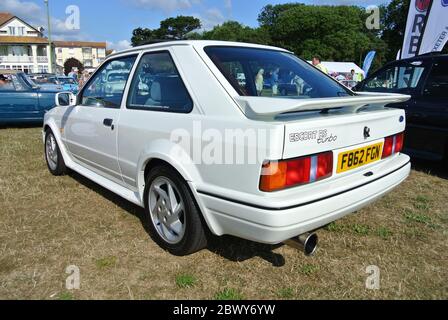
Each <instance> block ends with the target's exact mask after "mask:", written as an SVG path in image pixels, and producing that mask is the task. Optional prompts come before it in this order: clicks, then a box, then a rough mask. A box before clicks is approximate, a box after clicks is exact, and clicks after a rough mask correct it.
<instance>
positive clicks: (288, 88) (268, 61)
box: [205, 46, 351, 99]
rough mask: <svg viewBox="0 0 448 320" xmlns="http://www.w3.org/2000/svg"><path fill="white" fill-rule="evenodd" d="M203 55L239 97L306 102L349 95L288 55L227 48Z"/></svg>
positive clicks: (317, 72)
mask: <svg viewBox="0 0 448 320" xmlns="http://www.w3.org/2000/svg"><path fill="white" fill-rule="evenodd" d="M205 52H206V53H207V55H208V56H209V57H210V59H211V60H212V61H213V63H214V64H215V65H216V66H217V68H218V69H219V70H220V71H221V73H222V74H223V75H224V76H225V77H226V78H227V80H228V81H229V83H230V84H231V85H232V86H233V87H234V88H235V90H236V91H237V92H238V94H240V95H241V96H261V97H284V98H293V99H294V98H295V99H309V98H331V97H340V96H347V95H351V92H350V91H349V90H348V89H346V88H345V87H344V86H342V85H341V84H339V83H337V82H336V81H334V80H332V79H331V78H330V77H328V76H326V75H325V74H323V73H322V72H320V71H319V70H317V69H316V68H315V67H313V66H312V65H310V64H309V63H307V62H305V61H303V60H301V59H299V58H297V57H296V56H294V55H293V54H290V53H287V52H282V51H275V50H268V49H258V48H246V47H230V46H209V47H206V48H205Z"/></svg>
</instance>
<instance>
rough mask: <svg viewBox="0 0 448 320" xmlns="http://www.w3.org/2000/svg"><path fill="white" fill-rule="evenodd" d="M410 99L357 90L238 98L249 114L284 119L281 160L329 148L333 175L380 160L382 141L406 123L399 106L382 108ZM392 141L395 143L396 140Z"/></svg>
mask: <svg viewBox="0 0 448 320" xmlns="http://www.w3.org/2000/svg"><path fill="white" fill-rule="evenodd" d="M409 98H410V97H409V96H405V95H397V94H379V95H378V94H360V95H356V96H350V97H343V98H325V99H307V100H294V99H281V98H257V97H242V98H238V102H239V105H240V107H241V108H242V110H243V111H244V112H245V114H246V115H247V116H248V117H249V118H253V119H260V120H261V119H263V120H265V121H276V122H278V121H280V122H281V123H284V125H285V137H284V141H283V145H284V148H283V150H284V151H283V158H282V159H279V160H286V159H295V158H300V157H305V156H310V155H316V154H320V153H324V152H329V151H331V152H332V153H333V161H334V162H333V168H334V169H333V171H334V172H333V173H337V174H342V173H345V172H347V171H351V170H354V169H357V168H360V167H366V166H367V165H369V164H372V163H375V162H377V161H380V160H381V158H382V153H383V150H384V148H385V139H386V138H387V137H392V136H395V135H397V134H399V133H402V132H404V131H405V127H406V121H405V113H404V111H403V110H400V109H389V108H385V107H384V106H385V105H387V104H389V103H396V102H402V101H406V100H408V99H409ZM390 141H392V143H393V144H395V138H393V139H392V140H389V141H388V142H390ZM397 143H398V142H397ZM393 147H394V145H393Z"/></svg>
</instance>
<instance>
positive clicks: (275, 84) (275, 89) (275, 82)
mask: <svg viewBox="0 0 448 320" xmlns="http://www.w3.org/2000/svg"><path fill="white" fill-rule="evenodd" d="M279 73H280V68H276V69H275V70H274V72H272V77H271V85H272V95H273V96H276V95H278V80H279Z"/></svg>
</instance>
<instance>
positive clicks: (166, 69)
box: [127, 51, 193, 113]
mask: <svg viewBox="0 0 448 320" xmlns="http://www.w3.org/2000/svg"><path fill="white" fill-rule="evenodd" d="M127 107H128V109H139V110H156V111H168V112H181V113H188V112H190V111H191V110H192V109H193V102H192V100H191V98H190V96H189V94H188V92H187V89H186V88H185V85H184V83H183V81H182V79H181V77H180V75H179V72H178V71H177V68H176V66H175V64H174V61H173V59H172V58H171V55H170V54H169V52H166V51H163V52H155V53H147V54H145V55H144V56H143V57H142V59H141V60H140V63H139V65H138V67H137V71H136V72H135V75H134V79H133V80H132V84H131V89H130V91H129V97H128V103H127Z"/></svg>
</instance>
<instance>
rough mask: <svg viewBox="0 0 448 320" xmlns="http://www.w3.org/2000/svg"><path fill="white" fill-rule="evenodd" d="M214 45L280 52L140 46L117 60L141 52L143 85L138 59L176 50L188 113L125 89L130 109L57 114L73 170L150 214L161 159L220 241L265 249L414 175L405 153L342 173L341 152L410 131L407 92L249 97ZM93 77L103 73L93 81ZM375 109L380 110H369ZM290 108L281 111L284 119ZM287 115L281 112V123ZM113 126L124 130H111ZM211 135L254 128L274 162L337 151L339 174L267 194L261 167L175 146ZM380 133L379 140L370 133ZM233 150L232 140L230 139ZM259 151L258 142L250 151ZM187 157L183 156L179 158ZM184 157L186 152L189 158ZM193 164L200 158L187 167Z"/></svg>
mask: <svg viewBox="0 0 448 320" xmlns="http://www.w3.org/2000/svg"><path fill="white" fill-rule="evenodd" d="M207 46H234V47H249V48H259V49H269V50H279V51H282V52H287V51H286V50H283V49H279V48H272V47H266V46H260V45H253V44H241V43H230V42H217V41H177V42H168V43H159V44H153V45H149V46H143V47H138V48H134V49H130V50H127V51H124V52H120V53H117V54H115V55H112V56H111V57H108V59H107V60H106V61H105V62H104V63H106V62H107V61H108V60H110V59H115V58H117V57H125V56H128V55H130V54H137V55H138V58H137V61H136V63H135V65H134V67H133V69H132V70H131V74H130V79H132V78H133V76H134V73H135V69H136V66H137V64H138V59H140V58H141V57H142V55H143V54H145V53H147V52H153V51H154V52H155V51H160V50H164V51H167V52H169V53H170V55H171V57H172V59H173V61H174V63H175V65H176V67H177V69H178V72H179V74H180V77H181V79H182V80H183V82H184V84H185V87H186V89H187V91H188V92H189V94H190V96H191V99H192V101H193V109H192V111H191V112H190V113H188V114H178V113H166V112H149V111H143V110H129V109H128V108H127V107H126V100H127V99H126V97H127V96H128V93H129V90H130V82H131V81H130V80H129V81H128V82H127V84H126V87H125V89H124V97H125V98H124V99H123V100H122V102H121V107H120V108H117V109H110V108H101V107H98V108H95V107H92V108H84V107H82V106H79V105H78V106H67V107H56V108H54V109H53V110H51V111H50V112H48V113H47V114H46V116H45V122H44V128H45V130H46V129H51V130H52V132H53V133H54V134H55V137H56V140H57V143H58V145H59V146H60V149H61V154H62V156H63V159H64V161H65V164H66V166H67V167H69V168H70V169H72V170H74V171H76V172H78V173H80V174H81V175H83V176H85V177H87V178H89V179H91V180H93V181H94V182H96V183H98V184H99V185H101V186H103V187H105V188H107V189H109V190H111V191H112V192H114V193H116V194H117V195H119V196H121V197H123V198H125V199H127V200H129V201H130V202H133V203H135V204H137V205H139V206H142V207H144V188H145V169H147V166H150V165H151V163H152V161H154V160H161V161H164V162H166V163H168V164H170V165H171V166H172V167H173V168H175V169H176V170H177V172H178V173H179V174H180V175H181V176H182V177H183V178H184V179H185V181H186V182H187V183H188V185H189V187H190V189H191V192H192V194H193V196H194V199H195V200H196V202H197V205H198V207H199V208H200V211H201V213H202V215H203V217H204V220H205V222H206V224H207V226H208V228H209V229H210V231H211V232H212V233H213V234H215V235H218V236H220V235H225V234H227V235H233V236H238V237H241V238H244V239H249V240H253V241H257V242H261V243H269V244H276V243H280V242H282V241H285V240H287V239H290V238H292V237H295V236H298V235H301V234H304V233H306V232H309V231H312V230H316V229H318V228H320V227H322V226H324V225H326V224H328V223H330V222H332V221H334V220H337V219H339V218H342V217H343V216H345V215H347V214H349V213H352V212H355V211H357V210H359V209H360V208H362V207H364V206H366V205H368V204H369V203H371V202H372V201H375V200H377V199H378V198H380V197H381V196H383V195H384V194H386V193H388V192H390V191H391V190H392V189H393V188H395V187H396V186H398V185H399V184H400V183H401V182H402V181H403V180H405V179H406V178H407V177H408V175H409V173H410V158H409V157H408V156H407V155H405V154H402V153H397V154H394V155H393V156H391V157H389V158H386V159H383V160H380V161H376V162H374V163H371V164H368V165H365V166H362V167H359V168H356V169H353V170H350V171H347V172H344V173H337V172H336V167H337V161H338V154H340V153H341V152H344V151H347V150H350V149H354V148H358V147H363V146H367V145H372V144H375V143H377V142H379V143H381V142H384V139H385V137H388V136H391V135H394V134H398V133H401V132H403V131H404V130H405V125H406V124H405V121H404V112H403V111H402V110H399V109H388V108H384V107H383V106H384V105H385V104H388V103H393V102H397V101H403V100H406V99H408V98H409V97H406V96H401V95H367V94H362V95H357V96H356V97H341V98H329V99H303V100H294V99H279V98H275V97H273V98H260V97H242V96H240V95H239V94H238V92H237V91H236V90H235V88H234V87H233V86H232V85H231V84H230V83H229V81H227V79H226V78H225V76H223V74H222V73H221V72H220V71H219V69H218V68H217V67H216V65H215V64H214V63H213V62H212V60H211V59H210V58H209V57H208V56H207V54H206V53H205V52H204V48H205V47H207ZM92 77H93V76H92ZM366 104H369V105H370V106H371V107H369V108H367V109H365V110H364V109H362V110H361V109H360V108H361V107H363V106H365V105H366ZM323 106H324V107H334V108H338V107H342V109H340V110H336V111H334V112H331V113H329V114H324V113H318V112H312V111H313V110H320V109H322V108H323ZM298 110H309V111H311V112H310V114H304V115H294V116H289V115H288V114H285V113H287V112H293V113H294V112H295V111H298ZM279 111H281V112H279ZM279 113H281V115H280V116H278V115H279ZM103 119H112V120H113V125H114V128H115V130H111V128H110V127H106V126H104V125H103ZM196 121H198V122H199V123H201V127H202V128H201V130H202V132H203V131H205V130H207V129H213V130H216V131H217V132H219V133H222V134H223V135H224V131H225V130H226V129H242V130H246V129H247V128H253V129H257V130H258V129H260V130H269V138H270V141H271V142H272V143H270V144H269V145H268V147H266V148H265V150H262V151H263V153H264V154H265V155H266V159H265V160H280V159H291V158H298V157H301V156H306V155H312V154H317V153H320V152H324V151H332V152H333V154H334V157H333V159H334V166H333V168H334V169H333V170H334V171H333V173H332V176H331V177H330V178H328V179H325V180H322V181H317V182H314V183H310V184H306V185H301V186H297V187H293V188H288V189H285V190H281V191H276V192H263V191H261V190H260V185H259V182H260V174H261V170H262V167H261V165H260V163H254V164H234V165H223V164H208V163H197V161H194V159H193V158H194V155H193V152H192V151H191V150H190V149H188V150H187V149H186V148H182V147H180V148H179V145H178V144H176V143H175V142H173V141H172V140H173V139H172V137H171V134H172V132H173V131H174V130H176V129H179V128H184V129H185V130H186V131H187V132H189V133H190V134H191V135H192V136H193V138H194V139H196V140H199V141H202V142H204V144H206V142H207V141H208V140H207V138H206V137H204V136H202V135H197V132H196V131H195V130H194V128H193V125H194V123H195V122H196ZM366 126H368V127H369V128H370V136H369V137H366V136H365V135H364V134H363V132H364V130H365V127H366ZM319 130H327V132H331V134H332V135H333V136H337V139H336V140H335V141H330V142H328V143H326V144H319V143H318V142H317V141H316V140H313V139H310V140H301V141H295V142H292V141H293V139H292V138H291V139H289V138H288V137H294V135H295V134H297V133H299V134H300V133H303V132H310V131H312V132H314V131H319ZM227 142H228V143H232V142H229V141H227ZM244 148H245V151H246V152H258V151H260V150H259V149H260V148H264V147H261V146H259V145H258V144H251V143H250V142H249V143H248V144H247V145H245V146H244ZM173 149H176V150H177V152H178V153H177V154H179V152H180V154H181V155H182V157H183V160H180V157H177V156H174V155H173V152H172V151H173ZM179 150H180V151H179ZM185 159H190V160H191V161H185Z"/></svg>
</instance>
